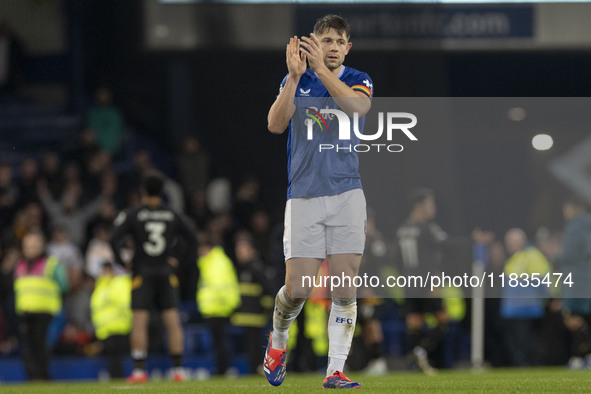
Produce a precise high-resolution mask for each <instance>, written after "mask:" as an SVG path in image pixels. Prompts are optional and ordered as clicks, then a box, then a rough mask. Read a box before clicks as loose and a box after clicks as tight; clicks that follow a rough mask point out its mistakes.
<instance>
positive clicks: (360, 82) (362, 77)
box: [351, 72, 373, 98]
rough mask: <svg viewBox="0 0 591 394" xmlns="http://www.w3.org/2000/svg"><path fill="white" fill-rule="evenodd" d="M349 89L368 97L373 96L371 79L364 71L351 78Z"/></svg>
mask: <svg viewBox="0 0 591 394" xmlns="http://www.w3.org/2000/svg"><path fill="white" fill-rule="evenodd" d="M351 89H353V90H354V91H356V92H361V93H363V94H365V95H366V96H367V97H369V98H372V97H373V81H372V80H371V78H370V77H369V75H367V74H366V73H362V72H360V73H358V74H357V75H355V76H354V77H353V78H352V79H351Z"/></svg>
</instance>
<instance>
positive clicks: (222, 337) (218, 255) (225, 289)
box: [197, 233, 240, 375]
mask: <svg viewBox="0 0 591 394" xmlns="http://www.w3.org/2000/svg"><path fill="white" fill-rule="evenodd" d="M197 239H198V242H199V249H198V253H199V259H198V260H197V267H198V268H199V282H198V284H197V307H198V309H199V312H200V313H201V316H203V317H204V318H205V320H206V322H207V324H208V326H209V329H210V331H211V336H212V338H213V347H214V349H215V354H216V366H217V368H216V373H217V374H218V375H224V374H225V373H226V371H228V368H229V366H230V349H229V348H228V346H227V344H228V343H227V342H228V341H227V337H226V335H227V333H226V327H227V326H228V324H229V322H230V321H229V318H230V316H231V315H232V313H233V312H234V310H235V309H236V308H237V307H238V306H240V291H239V288H238V278H237V277H236V270H235V269H234V265H233V263H232V260H230V258H229V257H228V256H227V255H226V253H225V252H224V249H223V248H222V247H221V246H215V245H214V244H213V243H212V242H211V239H210V238H209V237H208V236H207V234H204V233H200V234H199V235H198V236H197Z"/></svg>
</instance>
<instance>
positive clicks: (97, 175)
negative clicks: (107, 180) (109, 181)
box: [83, 151, 117, 201]
mask: <svg viewBox="0 0 591 394" xmlns="http://www.w3.org/2000/svg"><path fill="white" fill-rule="evenodd" d="M110 168H111V154H110V153H109V152H107V151H99V152H97V153H95V154H94V155H92V156H91V157H90V160H89V161H88V166H87V167H86V170H87V171H86V174H85V176H84V182H83V191H84V197H85V200H87V201H89V200H91V199H92V198H94V196H96V195H97V194H100V192H101V188H102V183H103V175H104V174H106V173H107V172H108V171H109V170H110ZM116 186H117V182H116V178H115V184H114V185H112V188H113V190H115V189H116Z"/></svg>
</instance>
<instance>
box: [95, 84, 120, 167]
mask: <svg viewBox="0 0 591 394" xmlns="http://www.w3.org/2000/svg"><path fill="white" fill-rule="evenodd" d="M94 98H95V102H94V106H93V107H92V108H90V109H89V110H88V115H87V116H88V127H89V128H90V129H91V130H93V131H94V133H95V136H96V140H97V143H98V145H99V147H100V149H101V150H104V151H107V152H109V153H111V154H112V155H117V154H118V153H119V151H120V150H121V145H122V142H123V137H124V127H123V117H122V116H121V112H120V111H119V109H118V108H117V107H115V106H114V105H113V92H112V91H111V89H109V88H107V87H106V86H101V87H99V88H98V89H97V90H96V92H95V96H94Z"/></svg>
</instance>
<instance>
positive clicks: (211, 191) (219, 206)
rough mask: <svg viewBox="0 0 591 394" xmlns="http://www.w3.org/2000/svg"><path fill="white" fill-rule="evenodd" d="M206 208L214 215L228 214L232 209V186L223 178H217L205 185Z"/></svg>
mask: <svg viewBox="0 0 591 394" xmlns="http://www.w3.org/2000/svg"><path fill="white" fill-rule="evenodd" d="M205 192H206V194H207V206H208V207H209V209H210V210H211V212H213V213H214V214H218V213H221V212H228V211H229V210H230V209H231V208H232V186H231V185H230V181H228V180H227V179H225V178H217V179H214V180H212V181H211V182H209V184H208V185H207V190H206V191H205Z"/></svg>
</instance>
